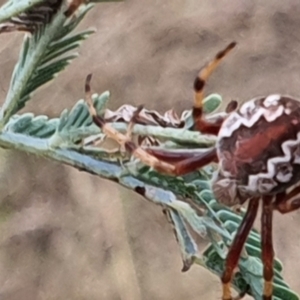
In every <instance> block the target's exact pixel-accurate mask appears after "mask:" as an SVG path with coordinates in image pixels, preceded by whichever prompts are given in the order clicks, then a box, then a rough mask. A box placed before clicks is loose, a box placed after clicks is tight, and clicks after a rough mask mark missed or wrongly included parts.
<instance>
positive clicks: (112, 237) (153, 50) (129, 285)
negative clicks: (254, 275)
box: [0, 0, 300, 300]
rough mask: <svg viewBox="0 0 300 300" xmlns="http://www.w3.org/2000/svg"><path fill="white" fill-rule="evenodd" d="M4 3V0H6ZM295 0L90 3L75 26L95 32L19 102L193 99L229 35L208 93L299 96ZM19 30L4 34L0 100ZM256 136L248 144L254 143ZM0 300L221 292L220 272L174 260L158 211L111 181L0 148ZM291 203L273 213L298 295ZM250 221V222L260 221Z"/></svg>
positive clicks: (170, 103) (59, 105)
mask: <svg viewBox="0 0 300 300" xmlns="http://www.w3.org/2000/svg"><path fill="white" fill-rule="evenodd" d="M3 2H4V1H2V3H3ZM299 13H300V6H299V1H297V0H286V1H280V0H276V1H275V0H265V1H258V0H231V1H225V0H202V1H197V0H165V1H158V0H127V1H125V2H124V3H110V4H100V5H98V6H97V7H96V8H95V9H94V10H93V11H92V12H91V13H90V14H89V15H88V17H87V18H86V20H85V21H84V24H82V26H81V27H82V28H85V27H87V26H93V27H96V28H97V33H96V34H95V35H93V36H92V37H91V38H90V39H89V40H88V41H87V42H85V44H84V45H83V47H82V49H81V51H80V52H81V56H80V58H79V59H77V60H76V61H75V62H74V63H73V64H72V66H71V67H69V69H68V70H67V71H66V72H64V73H63V74H61V75H60V77H59V78H58V79H57V80H56V81H55V82H53V83H52V84H51V85H50V86H48V87H45V88H44V89H43V90H42V91H40V92H39V93H38V94H37V95H36V96H35V100H34V101H32V102H31V103H30V104H29V105H28V106H27V107H26V109H25V110H32V111H35V112H37V113H43V114H48V115H50V116H57V115H58V114H59V113H60V111H61V110H62V109H63V108H65V107H71V106H72V105H73V104H74V103H75V101H77V100H78V99H79V98H80V97H82V95H83V82H84V78H85V76H86V74H88V73H90V72H93V73H94V81H93V86H94V89H95V90H96V91H98V92H102V91H104V90H110V91H111V93H112V98H111V101H110V104H109V105H110V108H112V109H115V108H117V107H118V106H120V105H121V104H124V103H132V104H141V103H144V104H145V105H146V106H147V107H148V108H152V109H157V110H159V111H161V112H163V111H164V110H166V109H168V108H170V107H175V108H176V109H177V111H178V112H180V111H181V110H182V109H185V108H187V107H189V106H190V105H191V103H192V102H191V101H192V82H193V79H194V76H195V74H196V72H197V70H198V69H199V67H200V66H202V64H203V63H204V62H206V61H207V60H208V59H209V58H211V57H212V56H213V55H214V54H215V53H216V51H218V50H219V49H220V48H222V47H223V46H224V45H226V44H227V43H228V42H230V41H232V40H236V41H238V43H239V45H238V48H237V49H236V50H235V51H234V53H233V54H231V55H230V56H229V57H228V59H227V60H226V62H224V64H223V65H222V67H221V68H220V69H219V70H218V71H217V72H216V74H215V75H214V76H213V78H211V80H210V83H209V87H208V89H207V91H208V92H219V93H221V94H222V95H223V96H224V98H225V99H226V100H228V99H237V100H239V101H240V102H243V101H245V100H247V99H249V98H252V97H254V96H257V95H262V94H268V93H274V92H279V93H282V94H291V95H298V96H299V95H300V84H299V82H300V30H299V27H300V17H299V15H300V14H299ZM21 40H22V35H21V34H18V33H17V34H13V35H9V36H8V35H3V36H0V70H1V72H0V93H1V99H4V96H5V93H6V91H7V87H8V83H9V78H10V75H11V72H12V68H13V65H14V63H15V62H16V59H17V55H18V51H19V45H20V42H21ZM254 146H255V145H254ZM0 158H1V162H0V163H1V173H0V177H1V178H0V193H1V200H0V201H1V202H0V207H1V212H2V213H1V215H0V220H1V222H0V230H1V235H0V270H1V272H0V299H1V300H2V299H5V300H35V299H38V300H46V299H47V300H50V299H51V300H52V299H53V300H61V299H72V300H79V299H80V300H81V299H82V300H93V299H105V300H106V299H108V300H117V299H122V300H129V299H130V300H139V299H143V300H150V299H152V300H153V299H164V300H167V299H173V300H179V299H189V300H193V299H220V292H221V288H220V284H219V280H218V279H217V278H216V277H215V276H213V275H211V274H210V273H209V272H208V271H206V270H203V269H201V268H200V267H193V268H192V269H191V270H190V271H189V272H187V273H185V274H182V273H181V272H180V268H181V260H180V255H179V251H178V248H177V245H176V242H175V240H174V237H173V234H172V231H171V228H170V226H169V225H168V224H167V222H166V220H165V218H164V217H163V214H162V213H161V209H160V208H159V207H155V206H154V205H151V204H150V203H148V202H146V201H144V200H143V199H142V198H140V197H138V196H137V195H135V194H134V193H132V192H130V191H127V190H125V189H123V188H119V187H118V186H117V185H116V184H114V183H111V182H108V181H105V180H101V179H100V178H96V177H94V176H91V175H88V174H85V173H80V172H78V171H77V170H74V169H72V168H70V167H66V166H61V165H59V164H57V163H54V162H51V161H47V160H45V159H42V158H39V157H33V156H29V155H26V154H24V153H19V152H16V151H4V150H2V151H1V152H0ZM299 213H300V212H295V213H293V214H291V215H289V216H280V215H278V214H276V216H275V247H276V252H277V255H278V256H279V258H280V259H281V260H282V262H283V263H284V266H285V269H284V275H285V278H286V280H287V281H288V282H289V283H290V285H291V286H292V288H293V289H295V290H296V291H297V292H299V293H300V282H299V276H297V274H299V272H300V263H299V261H300V253H299V252H300V251H299V246H300V243H299V241H300V240H299V238H300V231H299V230H298V228H299V225H300V222H299ZM257 225H258V223H257Z"/></svg>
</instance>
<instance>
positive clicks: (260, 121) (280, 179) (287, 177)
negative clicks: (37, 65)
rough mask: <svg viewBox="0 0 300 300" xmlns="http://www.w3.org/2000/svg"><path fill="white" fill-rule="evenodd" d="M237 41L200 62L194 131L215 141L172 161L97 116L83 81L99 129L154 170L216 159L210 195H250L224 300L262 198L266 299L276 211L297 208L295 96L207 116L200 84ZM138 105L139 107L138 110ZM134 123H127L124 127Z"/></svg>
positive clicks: (184, 168) (299, 114) (188, 167)
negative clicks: (198, 150)
mask: <svg viewBox="0 0 300 300" xmlns="http://www.w3.org/2000/svg"><path fill="white" fill-rule="evenodd" d="M234 47H235V43H230V44H229V45H228V46H227V47H226V48H225V49H224V50H222V51H220V52H219V53H218V54H217V55H216V56H215V58H214V59H213V60H212V61H211V62H210V63H208V64H207V65H206V66H205V67H204V68H202V69H201V71H200V72H199V74H198V76H197V77H196V79H195V82H194V90H195V99H194V106H193V110H192V112H193V119H194V123H195V126H194V127H195V130H199V131H201V133H204V134H213V135H216V136H217V142H216V146H215V147H214V148H210V149H208V150H207V151H206V152H200V153H193V154H192V155H191V154H190V153H191V152H190V151H189V152H187V153H182V159H181V160H180V159H179V158H178V156H177V157H176V160H172V157H173V156H172V155H170V154H168V152H164V151H159V152H155V151H154V150H151V151H150V150H147V149H142V148H140V147H138V146H137V145H135V144H134V143H133V142H132V141H131V137H130V130H129V132H128V134H126V135H124V134H122V133H120V132H118V131H116V130H115V129H114V128H112V127H111V126H109V125H108V124H107V123H106V122H105V120H104V119H103V117H101V116H99V115H97V113H96V110H95V108H94V107H93V103H92V101H91V93H90V79H91V76H88V77H87V81H86V99H87V102H88V104H89V108H90V113H91V115H92V117H93V120H94V122H95V124H97V125H98V126H99V127H101V128H102V130H103V132H104V133H105V134H106V135H107V136H108V137H111V138H113V139H114V140H116V141H117V142H118V143H119V144H121V145H123V146H125V149H126V150H127V151H129V152H130V153H131V154H132V155H133V156H135V157H136V158H139V159H140V160H141V161H142V162H144V163H145V164H147V165H149V166H151V167H153V168H154V169H156V170H158V171H160V172H163V173H166V174H169V175H173V176H180V175H183V174H186V173H189V172H192V171H194V170H196V169H198V168H201V167H203V166H205V165H207V164H209V163H212V162H218V164H219V165H218V171H217V172H216V173H215V174H214V176H213V179H212V191H213V193H214V195H215V198H216V199H217V200H218V201H219V202H221V203H223V204H225V205H229V206H232V205H234V204H242V203H244V202H245V201H246V200H248V201H249V203H248V208H247V211H246V214H245V216H244V218H243V221H242V223H241V226H240V227H239V229H238V231H237V233H236V235H235V238H234V240H233V242H232V244H231V247H230V249H229V252H228V255H227V258H226V262H225V266H224V273H223V276H222V284H223V295H222V299H223V300H232V297H231V291H230V282H231V279H232V275H233V272H234V269H235V267H236V266H237V264H238V261H239V257H240V254H241V251H242V249H243V246H244V244H245V242H246V239H247V237H248V234H249V232H250V230H251V228H252V225H253V223H254V220H255V217H256V215H257V212H258V206H259V203H261V204H262V215H261V248H262V261H263V277H264V289H263V299H264V300H271V299H272V294H273V285H272V281H273V274H274V273H273V260H274V251H273V241H272V217H273V211H274V210H278V211H279V212H281V213H283V214H284V213H288V212H291V211H293V210H296V209H298V208H300V198H299V194H300V185H298V186H297V185H296V184H297V183H298V181H299V180H300V102H298V101H297V100H295V99H293V98H290V97H285V96H280V95H270V96H268V97H259V98H255V99H253V100H250V101H247V102H245V103H244V104H243V105H242V106H241V107H240V108H239V109H237V108H236V103H234V102H232V103H231V104H230V105H229V106H228V109H227V112H228V114H227V116H225V117H221V118H218V119H217V120H215V121H214V122H209V121H208V120H206V119H205V116H204V115H203V109H202V106H203V98H204V92H203V90H204V87H205V84H206V81H207V79H208V78H209V76H210V75H211V73H212V72H213V71H214V70H215V69H216V67H217V66H218V65H219V63H220V61H221V60H222V59H223V58H224V57H225V56H226V55H227V54H228V53H229V52H230V51H231V50H232V49H233V48H234ZM138 112H139V111H137V113H138ZM131 127H132V122H131V123H130V126H129V128H131Z"/></svg>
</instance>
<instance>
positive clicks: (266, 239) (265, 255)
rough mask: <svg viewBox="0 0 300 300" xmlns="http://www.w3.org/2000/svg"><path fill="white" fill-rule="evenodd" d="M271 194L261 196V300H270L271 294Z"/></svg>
mask: <svg viewBox="0 0 300 300" xmlns="http://www.w3.org/2000/svg"><path fill="white" fill-rule="evenodd" d="M272 199H273V196H264V197H263V199H262V200H263V208H262V215H261V249H262V261H263V268H264V271H263V275H264V291H263V300H271V299H272V295H273V276H274V271H273V261H274V249H273V239H272V219H273V204H272Z"/></svg>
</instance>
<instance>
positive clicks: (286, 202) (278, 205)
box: [273, 186, 300, 214]
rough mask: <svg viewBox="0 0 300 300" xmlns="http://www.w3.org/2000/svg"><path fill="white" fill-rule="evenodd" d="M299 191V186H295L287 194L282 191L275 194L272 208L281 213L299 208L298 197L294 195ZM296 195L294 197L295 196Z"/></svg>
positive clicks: (299, 198) (299, 200)
mask: <svg viewBox="0 0 300 300" xmlns="http://www.w3.org/2000/svg"><path fill="white" fill-rule="evenodd" d="M299 193H300V186H297V187H295V188H294V189H293V190H291V191H290V192H289V193H288V194H285V193H282V194H278V195H277V196H276V200H275V203H274V204H273V208H274V209H276V210H278V211H279V212H280V213H282V214H286V213H289V212H292V211H294V210H297V209H299V208H300V197H296V196H297V195H298V194H299ZM295 197H296V198H295Z"/></svg>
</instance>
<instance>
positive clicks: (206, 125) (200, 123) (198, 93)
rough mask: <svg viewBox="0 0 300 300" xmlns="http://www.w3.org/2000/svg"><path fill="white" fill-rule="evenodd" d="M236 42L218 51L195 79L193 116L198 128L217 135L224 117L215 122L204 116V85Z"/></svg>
mask: <svg viewBox="0 0 300 300" xmlns="http://www.w3.org/2000/svg"><path fill="white" fill-rule="evenodd" d="M235 45H236V43H235V42H232V43H230V44H229V45H228V46H227V47H226V48H225V49H223V50H222V51H220V52H218V53H217V55H216V56H215V58H214V59H213V60H212V61H211V62H209V63H208V64H207V65H206V66H205V67H203V68H202V69H201V70H200V72H199V74H198V76H197V77H196V79H195V81H194V91H195V96H194V106H193V118H194V122H195V125H196V129H198V130H199V131H201V132H203V133H210V134H215V135H217V134H218V132H219V130H220V127H221V125H222V122H223V119H222V118H220V119H218V120H216V122H215V123H210V122H207V121H206V120H205V119H204V118H203V99H204V87H205V85H206V82H207V80H208V78H209V76H210V75H211V74H212V73H213V71H214V70H215V69H216V68H217V67H218V65H219V64H220V62H221V61H222V59H223V58H224V57H225V56H226V55H227V54H228V53H229V52H230V51H231V50H232V49H233V48H234V47H235Z"/></svg>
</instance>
